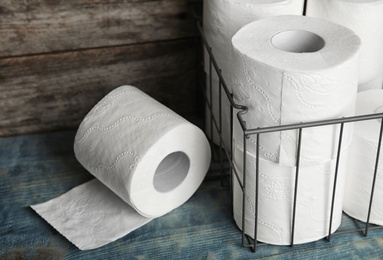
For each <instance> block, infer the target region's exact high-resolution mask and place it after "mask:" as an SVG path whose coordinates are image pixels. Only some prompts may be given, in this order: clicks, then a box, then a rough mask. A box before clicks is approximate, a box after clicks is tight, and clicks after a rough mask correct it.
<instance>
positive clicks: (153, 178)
mask: <svg viewBox="0 0 383 260" xmlns="http://www.w3.org/2000/svg"><path fill="white" fill-rule="evenodd" d="M74 151H75V155H76V158H77V159H78V161H79V162H80V163H81V164H82V165H83V166H84V167H85V168H86V169H87V170H88V171H89V172H90V173H91V174H93V175H94V176H95V177H96V178H97V179H95V180H92V181H90V182H88V183H85V184H83V185H80V186H78V187H76V188H74V189H72V190H71V191H69V192H68V193H66V194H64V195H61V196H60V197H57V198H55V199H52V200H50V201H48V202H46V203H42V204H39V205H33V206H32V208H33V209H34V210H35V211H36V212H37V213H38V214H40V215H41V216H42V217H43V218H44V219H46V220H47V221H48V222H49V223H50V224H51V225H52V226H53V227H54V228H56V229H57V230H58V231H59V232H60V233H61V234H62V235H64V236H65V237H66V238H67V239H68V240H70V241H71V242H72V243H73V244H75V245H76V246H77V247H78V248H80V249H93V248H97V247H100V246H103V245H105V244H107V243H109V242H112V241H114V240H116V239H118V238H120V237H122V236H124V235H126V234H128V233H129V232H131V231H133V230H135V229H137V228H138V227H140V226H142V225H144V224H146V223H147V222H149V221H150V220H152V219H153V218H156V217H159V216H162V215H164V214H166V213H168V212H170V211H171V210H173V209H175V208H177V207H179V206H180V205H182V204H183V203H184V202H186V201H187V200H188V199H189V198H190V197H191V196H192V195H193V194H194V192H195V191H196V190H197V188H198V187H199V185H200V184H201V182H202V180H203V178H204V177H205V174H206V172H207V170H208V167H209V164H210V147H209V143H208V141H207V139H206V137H205V135H204V134H203V132H202V131H201V130H200V129H199V128H197V127H196V126H194V125H192V124H191V123H189V122H187V121H186V120H185V119H183V118H182V117H180V116H178V115H177V114H176V113H174V112H173V111H171V110H170V109H168V108H166V107H165V106H163V105H162V104H160V103H159V102H157V101H156V100H154V99H152V98H151V97H149V96H148V95H146V94H145V93H143V92H141V91H140V90H139V89H137V88H135V87H132V86H121V87H119V88H117V89H115V90H113V91H112V92H110V93H109V94H108V95H107V96H105V97H104V98H103V99H102V100H101V101H100V102H99V103H98V104H97V105H96V106H95V107H94V108H93V109H92V110H91V111H90V112H89V113H88V115H87V116H86V117H85V118H84V120H83V121H82V123H81V125H80V127H79V129H78V131H77V134H76V137H75V143H74Z"/></svg>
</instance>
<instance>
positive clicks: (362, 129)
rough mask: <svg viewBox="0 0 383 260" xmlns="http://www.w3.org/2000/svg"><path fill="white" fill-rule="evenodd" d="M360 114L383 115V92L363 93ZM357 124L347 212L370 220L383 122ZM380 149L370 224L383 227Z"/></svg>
mask: <svg viewBox="0 0 383 260" xmlns="http://www.w3.org/2000/svg"><path fill="white" fill-rule="evenodd" d="M356 113H357V114H358V115H366V114H374V113H383V90H381V89H379V90H378V89H376V90H368V91H364V92H360V93H359V94H358V98H357V107H356ZM354 124H355V132H354V138H353V141H352V145H351V147H350V161H349V166H348V174H347V183H346V185H347V186H346V189H345V199H344V206H343V210H344V211H345V212H346V213H347V214H348V215H350V216H351V217H353V218H356V219H359V220H361V221H367V215H368V208H369V204H370V196H371V190H372V182H373V176H374V171H375V163H376V156H377V148H378V141H379V132H380V126H381V120H380V119H373V120H368V121H360V122H355V123H354ZM380 149H381V154H380V157H379V163H378V169H377V175H376V182H375V190H374V196H373V203H372V208H371V215H370V223H374V224H378V225H383V155H382V152H383V145H382V146H381V147H380Z"/></svg>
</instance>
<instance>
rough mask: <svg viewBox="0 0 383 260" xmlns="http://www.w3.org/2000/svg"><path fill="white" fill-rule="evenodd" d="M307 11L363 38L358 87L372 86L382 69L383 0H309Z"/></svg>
mask: <svg viewBox="0 0 383 260" xmlns="http://www.w3.org/2000/svg"><path fill="white" fill-rule="evenodd" d="M306 14H307V15H308V16H313V17H318V18H322V19H326V20H329V21H332V22H334V23H338V24H340V25H343V26H345V27H348V28H349V29H351V30H353V31H354V32H355V33H356V34H357V35H358V36H359V37H360V38H361V39H362V48H361V53H360V69H359V84H360V86H359V91H363V90H367V89H368V88H367V87H371V86H372V85H371V84H368V83H369V82H371V81H372V80H374V79H376V78H377V77H379V76H380V75H381V74H382V71H383V26H382V25H383V0H320V1H318V0H308V2H307V11H306ZM366 84H367V85H366ZM374 86H375V87H376V88H381V86H380V87H378V86H379V85H378V84H375V85H374Z"/></svg>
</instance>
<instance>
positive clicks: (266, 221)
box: [233, 146, 348, 245]
mask: <svg viewBox="0 0 383 260" xmlns="http://www.w3.org/2000/svg"><path fill="white" fill-rule="evenodd" d="M347 156H348V152H347V151H345V152H342V154H341V161H340V167H339V173H338V179H337V189H336V194H335V204H334V213H333V222H332V228H331V232H332V233H333V232H335V231H336V230H337V228H338V227H339V226H340V224H341V217H342V201H343V191H344V180H345V172H346V171H345V167H346V165H347V163H346V162H347V161H348V158H347ZM234 157H235V158H234V162H235V168H236V170H237V172H238V174H239V176H240V178H241V181H242V178H243V177H242V175H243V170H242V169H243V151H242V150H241V149H240V148H239V147H238V146H236V150H235V155H234ZM259 169H260V170H259V197H258V219H257V223H258V225H257V240H258V241H261V242H264V243H268V244H274V245H290V243H291V232H292V220H293V201H294V187H295V173H296V168H295V167H283V166H279V165H278V164H276V163H273V162H270V161H267V160H264V159H261V158H260V159H259ZM255 171H256V157H255V156H254V155H252V154H250V153H247V163H246V196H245V198H246V201H245V203H246V206H245V233H246V234H247V235H249V236H251V237H252V238H254V224H255V190H256V186H255ZM334 173H335V160H333V161H330V162H327V163H324V164H321V165H316V166H310V167H301V168H300V171H299V177H298V180H299V181H298V192H297V206H296V218H295V233H294V244H302V243H308V242H312V241H316V240H319V239H321V238H324V237H326V236H327V235H328V232H329V225H330V214H331V199H332V191H333V183H334ZM242 202H243V193H242V190H241V188H240V186H239V183H238V181H237V179H234V180H233V203H234V205H233V208H234V219H235V222H236V224H237V225H238V227H239V228H240V229H241V230H242V210H243V209H242Z"/></svg>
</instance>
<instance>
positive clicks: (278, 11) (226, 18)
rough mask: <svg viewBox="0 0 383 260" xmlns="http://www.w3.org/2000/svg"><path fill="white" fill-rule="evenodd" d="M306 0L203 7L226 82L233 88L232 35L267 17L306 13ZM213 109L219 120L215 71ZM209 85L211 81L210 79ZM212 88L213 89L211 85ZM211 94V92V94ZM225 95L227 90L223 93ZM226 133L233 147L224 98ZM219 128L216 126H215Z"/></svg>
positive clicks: (234, 1)
mask: <svg viewBox="0 0 383 260" xmlns="http://www.w3.org/2000/svg"><path fill="white" fill-rule="evenodd" d="M303 3H304V0H257V1H253V0H207V1H204V3H203V4H204V6H203V30H204V34H205V37H206V39H207V41H208V43H209V45H210V46H211V47H212V52H213V54H214V57H215V59H216V61H217V63H218V66H219V67H220V68H221V69H222V74H223V77H224V80H225V82H226V83H227V86H228V88H229V91H230V92H231V91H232V88H233V81H232V75H231V71H232V58H231V52H232V46H231V38H232V37H233V36H234V34H235V33H236V32H237V31H238V30H239V29H240V28H241V27H242V26H244V25H246V24H248V23H250V22H252V21H255V20H258V19H262V18H264V17H269V16H276V15H283V14H296V15H302V13H303ZM205 72H206V73H207V74H208V75H207V76H208V77H209V59H208V54H207V52H206V51H205ZM212 78H213V84H212V87H213V88H212V91H213V95H212V97H213V111H214V116H215V118H216V119H217V120H218V116H219V112H218V103H219V98H218V76H217V75H216V73H214V72H213V73H212ZM207 85H208V86H209V82H208V81H207ZM208 89H209V88H208ZM207 94H208V95H209V93H207ZM222 94H224V93H222ZM222 103H223V105H222V109H223V118H222V125H223V129H222V135H223V139H224V143H225V145H226V147H230V142H231V136H230V131H229V130H230V104H229V102H228V100H227V99H226V98H223V99H222ZM210 121H211V119H210V113H209V111H208V110H207V112H206V132H207V133H208V134H209V133H210ZM214 130H215V128H214ZM214 135H215V137H214V142H215V143H216V144H219V139H218V138H217V137H218V135H217V132H216V131H215V132H214Z"/></svg>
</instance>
